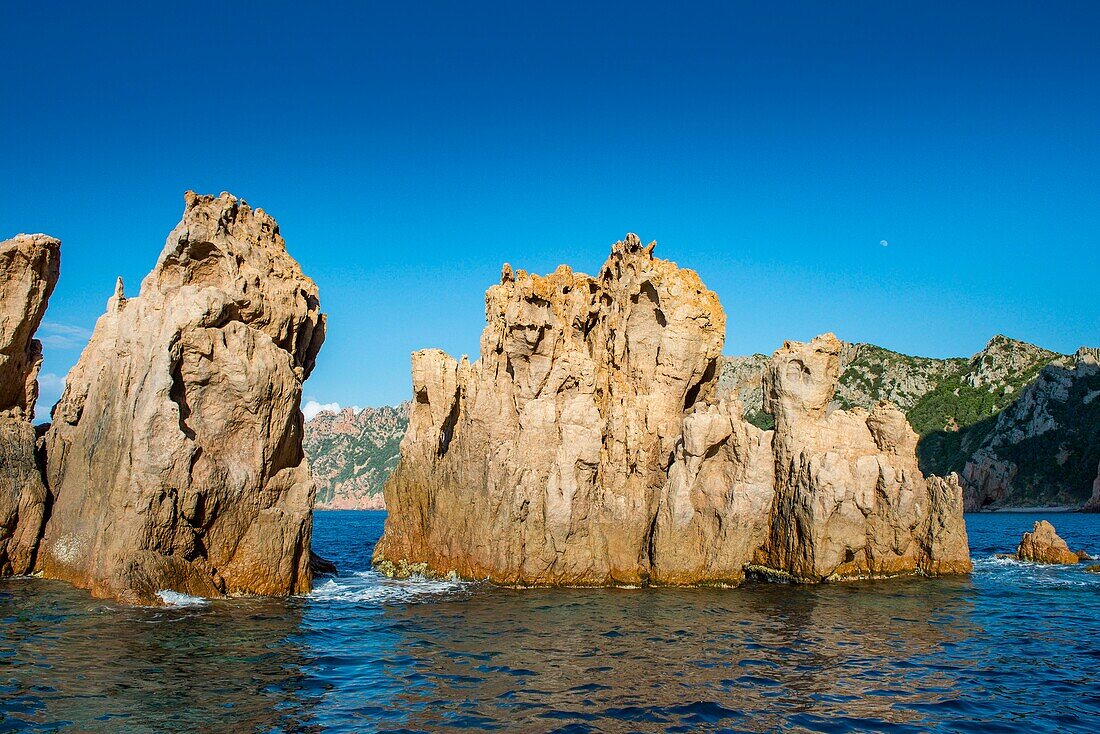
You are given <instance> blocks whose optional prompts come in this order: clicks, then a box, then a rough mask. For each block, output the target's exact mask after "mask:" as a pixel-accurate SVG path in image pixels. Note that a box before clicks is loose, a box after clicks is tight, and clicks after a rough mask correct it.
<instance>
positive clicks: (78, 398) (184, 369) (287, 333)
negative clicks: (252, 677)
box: [38, 192, 325, 603]
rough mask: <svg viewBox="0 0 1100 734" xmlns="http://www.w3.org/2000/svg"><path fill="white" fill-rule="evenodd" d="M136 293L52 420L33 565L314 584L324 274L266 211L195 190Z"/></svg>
mask: <svg viewBox="0 0 1100 734" xmlns="http://www.w3.org/2000/svg"><path fill="white" fill-rule="evenodd" d="M185 203H186V206H185V210H184V214H183V219H182V221H181V222H180V223H179V225H177V226H176V228H175V229H174V230H172V232H171V234H169V236H168V239H167V242H166V243H165V246H164V249H163V251H162V252H161V255H160V258H159V260H158V262H157V264H156V266H155V267H154V269H153V271H152V272H151V273H150V274H149V275H148V276H147V277H146V278H145V279H144V281H143V282H142V285H141V290H140V294H139V295H138V296H137V297H132V298H125V297H124V296H123V297H121V298H119V297H117V296H116V297H114V298H112V299H111V301H110V303H109V305H108V309H107V312H106V313H105V314H104V315H103V316H101V317H100V319H99V321H98V322H97V323H96V327H95V331H94V333H93V335H92V340H91V342H90V343H89V345H88V347H87V348H86V349H85V350H84V352H83V354H81V357H80V360H79V361H78V362H77V364H76V366H74V367H73V369H72V370H71V371H70V373H69V376H68V379H67V381H66V386H65V392H64V394H63V395H62V398H61V400H60V402H59V403H58V405H57V407H56V409H55V411H54V422H53V424H52V426H51V428H50V429H49V431H48V433H47V434H46V439H45V442H46V448H47V452H46V455H47V477H48V479H49V481H48V485H49V487H50V492H51V495H52V496H53V503H52V505H53V506H52V512H51V515H50V519H49V522H48V524H47V526H46V531H45V536H44V538H43V541H42V545H41V549H40V551H39V558H38V567H39V568H40V570H41V571H42V572H43V573H44V574H45V575H46V576H49V577H54V578H59V579H63V580H66V581H69V582H71V583H73V584H75V585H77V586H81V587H84V588H88V589H90V590H91V591H92V593H93V594H95V595H97V596H105V597H116V598H119V599H123V600H125V601H131V602H139V603H158V597H157V592H158V591H162V590H175V591H182V592H185V593H189V594H196V595H200V596H216V595H220V594H241V593H256V594H288V593H297V592H301V591H306V590H308V589H309V588H310V583H311V577H310V572H309V556H310V554H309V546H310V536H311V529H312V520H311V510H312V504H313V494H314V485H313V481H312V479H311V478H310V474H309V466H308V463H307V462H306V461H305V459H304V457H303V453H302V432H303V426H302V422H303V421H302V415H301V411H300V409H299V405H300V401H301V391H302V382H303V380H304V379H305V378H306V377H307V376H308V375H309V372H310V370H311V369H312V368H313V364H314V361H315V359H316V356H317V352H318V351H319V349H320V347H321V344H322V342H323V341H324V326H325V319H324V316H323V315H322V314H321V313H320V310H319V300H318V294H317V287H316V286H315V285H314V283H313V282H312V281H311V280H310V279H309V278H307V277H306V276H305V275H303V274H302V271H301V268H300V267H299V266H298V264H297V263H296V262H295V261H294V260H293V259H292V258H291V257H290V255H289V254H288V253H287V251H286V247H285V243H284V241H283V239H282V237H281V236H280V235H279V230H278V226H277V225H276V224H275V220H273V219H272V218H271V217H270V216H268V215H267V214H265V213H264V212H263V211H262V210H259V209H256V210H253V209H251V208H250V207H249V206H248V205H247V204H245V203H244V202H243V201H241V200H239V199H237V198H235V197H233V196H231V195H229V194H222V195H221V196H218V197H213V196H198V195H196V194H193V193H190V192H189V193H188V194H187V195H186V197H185Z"/></svg>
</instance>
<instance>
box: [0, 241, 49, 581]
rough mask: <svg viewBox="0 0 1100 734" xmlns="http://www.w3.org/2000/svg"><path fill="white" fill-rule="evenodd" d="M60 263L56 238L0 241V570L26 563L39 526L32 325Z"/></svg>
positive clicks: (15, 570)
mask: <svg viewBox="0 0 1100 734" xmlns="http://www.w3.org/2000/svg"><path fill="white" fill-rule="evenodd" d="M60 264H61V243H60V242H58V241H57V240H55V239H53V238H52V237H47V236H46V235H41V234H35V235H19V236H18V237H15V238H14V239H10V240H8V241H6V242H0V575H6V574H23V573H27V572H28V571H30V570H31V564H32V563H33V561H34V553H35V550H36V547H37V544H38V538H39V535H40V533H41V531H42V521H43V518H44V513H45V509H46V488H45V486H44V485H43V483H42V475H41V473H40V469H39V466H38V462H37V461H36V457H35V432H34V425H33V424H32V421H33V419H34V404H35V401H36V400H37V399H38V370H39V368H40V367H41V365H42V345H41V344H40V343H39V342H38V341H37V340H36V339H34V332H35V331H36V330H37V329H38V325H39V324H40V323H41V322H42V316H43V315H44V314H45V312H46V304H47V302H48V301H49V298H50V295H51V294H52V293H53V289H54V286H55V285H56V284H57V277H58V274H59V272H60Z"/></svg>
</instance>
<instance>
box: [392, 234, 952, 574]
mask: <svg viewBox="0 0 1100 734" xmlns="http://www.w3.org/2000/svg"><path fill="white" fill-rule="evenodd" d="M653 249H654V245H652V244H650V245H649V246H642V244H641V242H640V241H639V240H638V239H637V238H636V237H634V236H633V235H631V236H628V237H627V239H626V240H625V241H623V242H619V243H616V245H615V246H614V247H613V248H612V253H611V256H610V257H609V259H608V260H607V262H606V264H605V265H604V266H603V268H602V269H601V270H600V273H599V275H598V276H597V277H590V276H587V275H583V274H580V273H575V272H573V271H572V270H570V269H569V268H568V267H565V266H562V267H560V268H558V270H557V271H555V272H554V273H552V274H551V275H548V276H536V275H530V274H528V273H526V272H524V271H522V270H521V271H515V272H513V271H512V269H511V268H509V267H508V266H505V268H504V270H503V272H502V275H501V282H500V284H499V285H496V286H493V287H492V288H490V289H489V291H488V292H487V294H486V322H487V325H486V328H485V330H484V332H483V333H482V337H481V357H480V359H478V360H477V361H475V362H474V363H472V364H471V363H469V362H468V361H467V360H466V359H465V358H463V359H462V360H461V361H456V360H454V359H452V358H451V357H449V356H447V355H446V354H444V353H443V352H440V351H438V350H427V351H423V352H417V353H416V354H414V355H413V358H412V368H413V369H412V373H413V403H412V408H411V410H410V416H409V428H408V432H407V433H406V435H405V438H404V440H403V441H402V444H401V460H400V463H399V464H398V467H397V469H396V471H395V472H394V474H393V476H392V477H391V479H390V481H389V482H388V483H387V484H386V487H385V494H386V504H387V507H388V508H389V514H388V517H387V520H386V527H385V532H384V535H383V537H382V539H381V540H380V541H379V543H378V546H377V547H376V550H375V562H376V564H377V566H378V567H379V568H380V569H381V570H382V571H384V572H386V573H390V574H396V575H403V574H407V573H411V572H420V573H429V574H448V573H455V574H457V575H459V576H463V577H467V578H487V579H490V580H492V581H495V582H497V583H502V584H514V585H541V584H570V585H597V584H627V585H642V584H669V585H681V584H736V583H739V582H740V581H741V580H742V579H743V578H744V576H745V574H746V573H755V574H761V575H768V576H772V577H778V578H783V579H788V580H794V581H803V582H817V581H822V580H834V579H844V578H863V577H871V576H892V575H900V574H926V575H935V574H940V573H966V572H968V571H969V570H970V561H969V554H968V549H967V541H966V530H965V526H964V524H963V519H962V490H961V488H960V487H959V485H958V483H957V481H956V480H955V479H954V478H951V479H946V480H945V479H940V478H937V477H930V478H928V479H926V478H925V477H924V476H923V475H922V473H921V472H920V469H919V468H918V466H917V457H916V444H917V436H916V434H915V433H914V432H913V431H912V429H911V428H910V427H909V424H908V423H907V422H906V419H905V416H904V414H903V413H901V412H900V411H899V410H897V409H896V408H894V407H893V406H891V405H889V404H887V403H883V404H881V405H876V406H875V408H874V409H873V410H871V411H866V410H862V409H853V410H851V411H844V410H836V409H832V408H831V407H830V406H831V403H832V401H833V398H834V396H835V393H836V389H837V384H838V380H839V377H840V352H841V350H842V345H841V343H840V342H839V341H838V340H837V339H836V338H835V337H833V336H832V335H826V336H823V337H819V338H817V339H815V340H814V341H813V342H811V343H809V344H799V343H794V342H789V343H787V344H786V345H785V346H784V348H783V349H781V350H780V351H779V352H777V353H776V355H775V356H774V357H772V358H771V359H769V360H767V365H766V368H765V372H764V375H763V377H764V382H763V384H764V390H763V395H764V397H763V399H762V400H761V410H762V411H764V412H767V413H768V414H769V415H771V416H773V418H774V421H775V428H774V430H765V429H764V428H761V427H758V426H756V425H753V424H752V423H751V422H749V421H747V420H746V419H745V417H744V414H745V408H744V406H743V405H742V404H741V401H740V400H739V399H738V397H737V395H736V394H728V395H725V396H722V395H720V394H719V383H720V375H719V373H720V372H721V371H722V363H721V350H722V345H723V340H724V333H725V323H726V317H725V313H724V312H723V310H722V307H721V305H720V304H719V302H718V298H717V296H716V295H715V294H714V293H713V292H711V291H709V290H708V289H707V288H706V287H705V286H704V285H703V283H702V281H701V280H700V279H699V277H698V275H696V274H695V273H694V272H692V271H690V270H686V269H681V268H679V267H677V266H676V265H675V264H674V263H671V262H668V261H665V260H661V259H659V258H656V257H655V256H654V254H653Z"/></svg>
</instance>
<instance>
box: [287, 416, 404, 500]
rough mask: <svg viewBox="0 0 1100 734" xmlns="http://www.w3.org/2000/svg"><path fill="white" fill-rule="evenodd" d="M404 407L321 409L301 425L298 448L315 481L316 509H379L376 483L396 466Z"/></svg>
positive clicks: (387, 476)
mask: <svg viewBox="0 0 1100 734" xmlns="http://www.w3.org/2000/svg"><path fill="white" fill-rule="evenodd" d="M408 425H409V403H408V402H404V403H401V404H400V405H397V406H393V407H389V406H386V407H381V408H364V409H362V410H359V411H356V410H355V409H353V408H344V409H343V410H340V411H338V412H334V411H331V410H323V411H321V412H320V413H318V414H317V415H316V416H314V417H313V419H312V420H310V421H307V422H306V431H305V438H304V441H303V448H304V449H305V452H306V456H307V457H308V458H309V462H310V466H311V468H312V469H313V477H314V479H315V480H316V482H317V500H316V504H315V507H316V508H317V509H319V510H380V509H383V508H384V507H385V502H384V501H383V499H382V485H383V484H385V482H386V479H388V478H389V476H390V472H392V471H393V469H394V467H396V466H397V460H398V458H399V457H400V445H401V438H402V437H403V436H404V435H405V429H406V428H407V427H408Z"/></svg>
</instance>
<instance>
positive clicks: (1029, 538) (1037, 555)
mask: <svg viewBox="0 0 1100 734" xmlns="http://www.w3.org/2000/svg"><path fill="white" fill-rule="evenodd" d="M1016 557H1017V558H1018V559H1020V560H1021V561H1032V562H1034V563H1048V564H1053V565H1070V564H1074V563H1077V562H1078V561H1080V560H1081V558H1080V556H1078V555H1077V554H1076V553H1074V552H1073V551H1071V550H1070V549H1069V545H1067V544H1066V541H1064V540H1062V538H1061V537H1060V536H1059V535H1058V533H1057V532H1055V530H1054V526H1053V525H1051V524H1050V523H1049V522H1047V521H1046V520H1038V521H1037V522H1036V523H1035V526H1034V527H1032V529H1031V532H1028V533H1024V537H1023V538H1021V539H1020V545H1019V546H1018V547H1017V548H1016Z"/></svg>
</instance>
